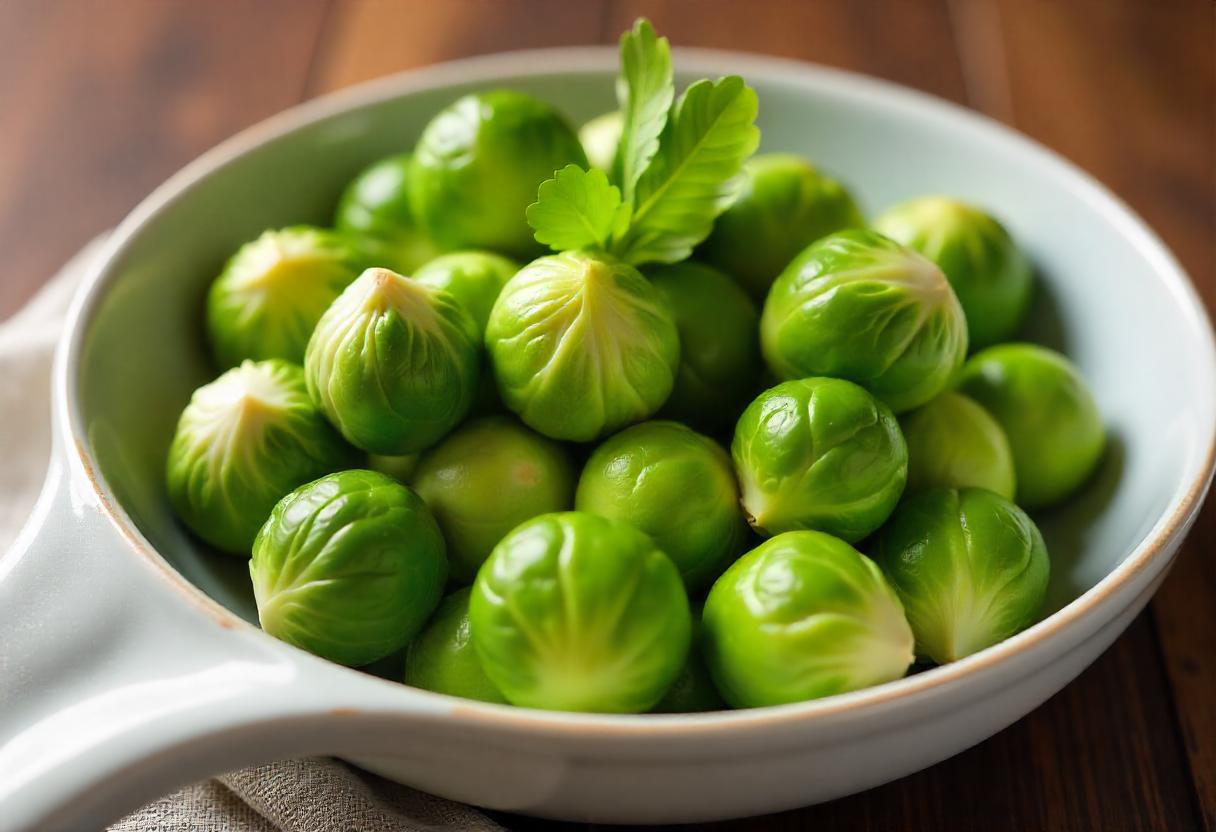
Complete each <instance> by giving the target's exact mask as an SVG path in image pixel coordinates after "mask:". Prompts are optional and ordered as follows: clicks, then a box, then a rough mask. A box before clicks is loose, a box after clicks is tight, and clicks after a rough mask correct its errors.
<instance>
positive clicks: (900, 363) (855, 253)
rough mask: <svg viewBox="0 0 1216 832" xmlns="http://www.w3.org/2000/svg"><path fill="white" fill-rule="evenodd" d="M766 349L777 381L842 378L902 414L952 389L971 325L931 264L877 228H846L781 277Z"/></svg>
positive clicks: (767, 312)
mask: <svg viewBox="0 0 1216 832" xmlns="http://www.w3.org/2000/svg"><path fill="white" fill-rule="evenodd" d="M760 345H761V348H762V349H763V352H764V357H765V360H766V361H767V362H768V365H769V368H770V369H772V370H773V372H774V373H776V374H777V376H778V377H780V378H804V377H807V376H817V375H822V376H832V377H835V378H845V379H848V380H850V381H854V382H856V383H858V384H860V385H862V386H863V387H865V388H866V389H868V390H869V391H870V392H872V393H874V394H875V395H876V396H878V397H879V398H880V399H882V400H883V401H884V402H886V403H887V404H888V405H889V406H890V407H891V409H892V410H894V411H895V412H897V413H899V412H902V411H905V410H911V409H912V408H914V407H919V406H920V405H922V404H924V403H925V402H927V401H929V400H930V399H932V398H933V397H934V396H936V395H937V394H938V393H940V392H941V391H942V390H943V389H945V388H946V386H947V385H948V384H950V383H951V381H952V380H953V378H954V376H955V374H956V373H957V372H958V369H959V368H960V367H961V366H962V363H963V359H964V358H965V357H966V353H967V324H966V321H965V319H964V318H963V310H962V307H960V306H959V304H958V299H957V298H956V297H955V296H954V292H953V291H952V290H951V289H950V285H949V283H947V282H946V278H945V276H944V275H943V274H942V272H941V270H940V269H939V268H937V266H936V265H934V264H933V263H932V262H931V261H930V260H927V259H926V258H924V257H922V256H921V255H919V254H917V253H916V252H914V251H912V250H911V249H909V248H905V247H903V246H901V245H899V244H898V243H895V242H893V241H891V240H889V239H887V238H886V237H883V236H882V235H880V234H877V233H875V232H873V231H855V230H854V231H841V232H837V233H835V234H830V235H828V236H827V237H824V238H823V239H821V240H819V241H818V242H815V243H813V244H812V245H811V246H809V247H808V248H807V249H806V251H804V252H803V253H802V254H800V255H799V256H798V257H797V258H795V259H794V261H793V262H792V263H790V265H789V267H788V268H786V270H785V271H784V272H782V274H781V276H780V277H778V278H777V281H776V282H775V283H774V284H773V287H772V290H771V291H770V292H769V294H768V299H767V300H766V301H765V304H764V311H763V313H762V314H761V317H760Z"/></svg>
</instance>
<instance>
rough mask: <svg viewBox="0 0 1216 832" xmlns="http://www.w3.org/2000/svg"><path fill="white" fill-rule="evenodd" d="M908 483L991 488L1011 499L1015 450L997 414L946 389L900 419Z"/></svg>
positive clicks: (916, 487) (915, 487)
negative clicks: (1010, 444) (993, 414)
mask: <svg viewBox="0 0 1216 832" xmlns="http://www.w3.org/2000/svg"><path fill="white" fill-rule="evenodd" d="M900 427H901V428H902V429H903V434H904V440H905V441H906V442H907V443H908V489H909V490H917V491H923V490H924V489H926V488H935V487H942V488H987V489H988V490H989V491H995V492H996V493H997V494H1000V495H1001V496H1002V497H1005V498H1007V499H1010V500H1012V499H1013V494H1014V483H1015V482H1016V480H1015V477H1014V472H1013V452H1012V451H1011V450H1010V449H1009V440H1008V439H1007V438H1006V437H1005V431H1004V430H1003V429H1002V428H1001V426H1000V425H999V424H998V423H997V421H996V419H993V418H992V415H991V414H990V413H989V412H988V411H987V410H984V408H982V407H980V406H979V405H978V404H976V403H975V402H973V401H972V400H971V399H969V398H967V397H966V396H964V395H962V394H961V393H942V394H941V395H940V396H938V397H937V398H936V399H934V400H933V401H931V402H929V403H928V404H927V405H925V406H924V407H922V408H920V409H918V410H914V411H912V412H911V413H909V414H908V415H907V416H906V417H905V418H904V419H903V420H902V421H901V422H900Z"/></svg>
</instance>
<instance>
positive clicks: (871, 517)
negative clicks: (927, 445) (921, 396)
mask: <svg viewBox="0 0 1216 832" xmlns="http://www.w3.org/2000/svg"><path fill="white" fill-rule="evenodd" d="M731 455H732V456H733V457H734V461H735V471H736V472H737V473H738V475H739V485H740V488H741V489H742V492H743V500H742V502H743V507H744V508H745V509H746V510H747V513H748V518H749V520H750V521H751V524H752V527H753V528H755V529H756V531H758V532H760V533H761V534H763V535H774V534H777V533H779V532H786V531H791V530H794V529H817V530H819V531H824V532H828V533H829V534H833V535H836V536H837V537H840V538H844V539H845V540H847V541H849V542H853V541H856V540H860V539H861V538H863V537H865V536H866V535H868V534H869V533H870V532H872V531H874V530H875V529H877V528H878V527H879V526H881V525H882V524H883V521H885V520H886V519H887V517H888V516H889V515H890V514H891V511H892V510H893V509H894V508H895V504H896V502H898V501H899V495H900V494H901V493H903V490H904V484H905V482H906V481H907V478H908V448H907V446H906V445H905V444H904V437H903V434H902V433H900V430H899V424H898V423H897V422H896V421H895V416H894V415H892V413H891V410H890V409H889V408H888V407H887V406H886V405H884V404H883V403H882V402H880V401H878V400H877V399H875V398H874V397H873V396H871V395H870V394H869V393H867V392H866V391H865V390H864V389H862V388H861V387H858V386H857V385H856V384H853V383H852V382H848V381H843V380H841V379H834V378H804V379H799V380H797V381H786V382H783V383H781V384H778V385H777V386H776V387H773V388H772V389H770V390H766V391H765V392H763V393H761V394H760V396H759V397H758V398H757V399H756V400H755V401H754V402H752V403H751V404H750V405H748V408H747V410H745V411H743V416H741V417H740V418H739V424H738V425H737V426H736V427H735V440H734V442H733V444H732V445H731Z"/></svg>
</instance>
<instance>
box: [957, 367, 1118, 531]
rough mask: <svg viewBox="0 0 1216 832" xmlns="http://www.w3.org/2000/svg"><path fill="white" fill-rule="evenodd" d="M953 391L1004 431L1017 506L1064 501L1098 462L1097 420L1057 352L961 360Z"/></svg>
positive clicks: (1100, 433)
mask: <svg viewBox="0 0 1216 832" xmlns="http://www.w3.org/2000/svg"><path fill="white" fill-rule="evenodd" d="M959 390H960V391H962V392H963V393H966V394H967V395H968V396H970V397H971V398H973V399H975V400H976V401H977V402H979V403H980V404H981V405H982V406H983V407H984V408H985V409H986V410H987V411H988V412H989V413H991V414H992V415H993V417H994V418H995V419H996V420H997V421H998V422H999V423H1000V424H1001V427H1002V428H1004V430H1005V435H1006V436H1007V437H1008V438H1009V447H1010V449H1011V450H1012V451H1013V467H1014V470H1015V471H1016V472H1017V486H1018V487H1017V501H1018V505H1020V506H1022V507H1024V508H1027V509H1032V510H1033V509H1037V508H1046V507H1048V506H1052V505H1056V504H1058V503H1059V502H1061V501H1062V500H1066V499H1068V498H1069V497H1070V496H1072V495H1073V494H1074V493H1076V491H1077V489H1079V488H1081V486H1083V485H1084V484H1085V481H1086V480H1088V479H1089V478H1090V476H1092V475H1093V473H1094V471H1095V470H1096V469H1097V467H1098V464H1099V463H1100V462H1101V461H1102V452H1103V450H1104V449H1105V447H1106V429H1105V428H1104V427H1103V425H1102V414H1101V413H1100V412H1099V411H1098V405H1097V403H1096V402H1095V401H1094V397H1093V393H1091V392H1090V390H1089V387H1088V385H1086V383H1085V379H1084V378H1083V377H1082V376H1081V373H1080V371H1079V370H1078V369H1077V368H1076V366H1074V365H1073V363H1072V362H1071V361H1069V360H1068V359H1067V358H1065V357H1064V356H1062V355H1060V354H1059V353H1058V352H1055V351H1053V350H1049V349H1046V348H1044V347H1040V346H1036V345H1034V344H998V345H997V346H995V347H989V348H988V349H986V350H982V351H980V352H978V353H976V354H975V355H973V356H972V357H971V358H970V360H968V361H967V364H966V366H965V367H963V371H962V373H961V374H960V376H959Z"/></svg>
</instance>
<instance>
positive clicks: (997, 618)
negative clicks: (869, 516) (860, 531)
mask: <svg viewBox="0 0 1216 832" xmlns="http://www.w3.org/2000/svg"><path fill="white" fill-rule="evenodd" d="M873 556H874V560H875V561H876V562H877V563H878V564H879V566H881V567H882V570H883V572H884V573H885V574H886V576H887V579H888V580H890V582H891V584H892V586H894V587H895V591H896V592H897V593H898V594H899V597H900V600H901V601H903V604H904V609H905V610H906V611H907V615H908V621H909V623H911V625H912V632H913V633H915V634H916V652H917V654H918V655H921V656H924V657H926V658H929V659H932V660H933V661H935V662H937V663H938V664H945V663H946V662H952V661H955V660H957V659H961V658H964V657H965V656H970V655H971V654H972V653H976V652H978V651H980V650H983V649H984V648H985V647H991V646H992V645H993V644H996V643H997V642H999V641H1003V640H1004V639H1007V638H1009V636H1011V635H1013V634H1015V633H1018V632H1021V631H1022V630H1023V629H1025V628H1026V627H1028V626H1029V625H1030V624H1031V623H1033V622H1034V620H1035V617H1036V616H1037V615H1038V612H1039V610H1040V609H1041V608H1042V606H1043V599H1044V597H1045V596H1046V594H1047V577H1048V573H1049V571H1050V568H1051V567H1050V563H1049V562H1048V559H1047V548H1046V547H1045V546H1044V545H1043V536H1042V535H1040V534H1039V530H1038V528H1036V527H1035V525H1034V523H1033V522H1032V521H1031V519H1030V518H1029V517H1027V516H1026V513H1025V512H1023V511H1022V510H1021V509H1020V508H1018V507H1017V506H1015V505H1014V504H1013V503H1011V502H1009V501H1008V500H1006V499H1005V498H1004V497H1001V496H999V495H997V494H994V493H992V492H991V491H987V490H985V489H982V488H965V489H962V490H961V491H960V490H955V489H952V488H935V489H930V490H929V491H924V492H921V493H920V494H915V495H913V496H911V497H909V498H908V499H907V500H905V501H904V502H903V503H901V504H900V507H899V509H898V510H896V512H895V514H894V516H892V518H891V522H890V523H888V524H887V525H886V526H884V527H883V530H882V531H881V532H880V533H879V535H878V539H877V542H876V543H875V546H874V552H873Z"/></svg>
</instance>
